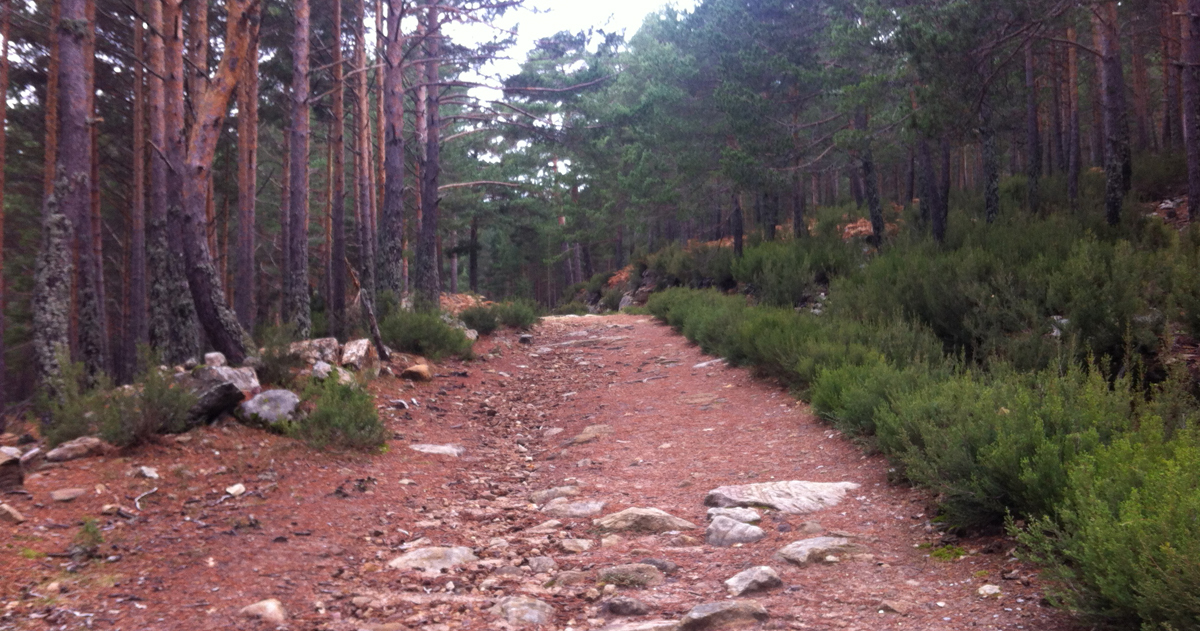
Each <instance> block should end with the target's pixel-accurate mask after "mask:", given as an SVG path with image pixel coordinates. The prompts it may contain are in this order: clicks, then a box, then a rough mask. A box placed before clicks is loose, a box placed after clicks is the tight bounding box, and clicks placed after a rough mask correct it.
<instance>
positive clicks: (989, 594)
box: [975, 585, 1001, 598]
mask: <svg viewBox="0 0 1200 631" xmlns="http://www.w3.org/2000/svg"><path fill="white" fill-rule="evenodd" d="M975 593H977V594H979V595H980V596H982V597H984V598H999V597H1000V593H1001V591H1000V587H999V586H998V585H984V586H983V587H980V588H979V589H978V590H976V592H975Z"/></svg>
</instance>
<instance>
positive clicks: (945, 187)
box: [938, 135, 950, 230]
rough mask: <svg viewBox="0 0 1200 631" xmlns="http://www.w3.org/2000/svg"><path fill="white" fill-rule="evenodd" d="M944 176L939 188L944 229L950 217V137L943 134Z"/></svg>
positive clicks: (939, 204)
mask: <svg viewBox="0 0 1200 631" xmlns="http://www.w3.org/2000/svg"><path fill="white" fill-rule="evenodd" d="M941 145H942V176H941V180H940V181H939V189H938V212H939V213H941V215H942V229H943V230H945V229H946V221H947V220H948V219H949V218H950V137H949V136H946V135H943V136H942V142H941Z"/></svg>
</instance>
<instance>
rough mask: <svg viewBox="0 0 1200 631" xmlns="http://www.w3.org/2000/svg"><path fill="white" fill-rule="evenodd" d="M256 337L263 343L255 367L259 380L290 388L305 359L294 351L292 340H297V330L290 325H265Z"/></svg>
mask: <svg viewBox="0 0 1200 631" xmlns="http://www.w3.org/2000/svg"><path fill="white" fill-rule="evenodd" d="M256 339H258V341H259V342H260V343H261V344H262V353H261V354H260V355H259V364H258V366H257V368H256V369H255V370H256V372H257V373H258V380H259V382H261V383H262V384H263V385H272V386H276V387H279V388H284V389H287V388H290V387H291V386H292V385H293V383H294V381H295V374H296V371H298V370H300V369H301V368H303V367H304V360H303V359H301V357H300V355H299V354H297V353H293V352H292V342H294V341H296V333H295V330H294V329H292V328H291V327H290V326H268V327H263V328H261V329H260V330H259V334H258V337H257V338H256Z"/></svg>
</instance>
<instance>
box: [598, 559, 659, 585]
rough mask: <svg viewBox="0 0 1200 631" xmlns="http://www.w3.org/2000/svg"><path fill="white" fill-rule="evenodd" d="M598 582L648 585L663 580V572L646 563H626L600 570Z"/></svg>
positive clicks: (656, 583)
mask: <svg viewBox="0 0 1200 631" xmlns="http://www.w3.org/2000/svg"><path fill="white" fill-rule="evenodd" d="M600 582H602V583H610V584H613V585H618V586H620V587H650V586H652V585H658V584H660V583H662V582H663V573H662V572H661V571H659V569H658V568H656V567H654V566H653V565H649V564H646V563H627V564H625V565H616V566H613V567H610V568H605V569H603V570H600Z"/></svg>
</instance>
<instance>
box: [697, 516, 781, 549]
mask: <svg viewBox="0 0 1200 631" xmlns="http://www.w3.org/2000/svg"><path fill="white" fill-rule="evenodd" d="M704 534H705V537H706V540H707V541H708V545H710V546H719V547H722V548H728V547H729V546H732V545H735V544H738V543H754V542H755V541H759V540H761V539H762V538H763V537H766V536H767V533H765V532H763V529H762V528H759V527H758V526H751V525H750V524H745V523H742V522H740V521H736V520H733V519H730V518H728V517H725V516H722V515H718V516H717V517H714V518H713V520H712V523H710V524H709V525H708V530H706V531H705V533H704Z"/></svg>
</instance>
